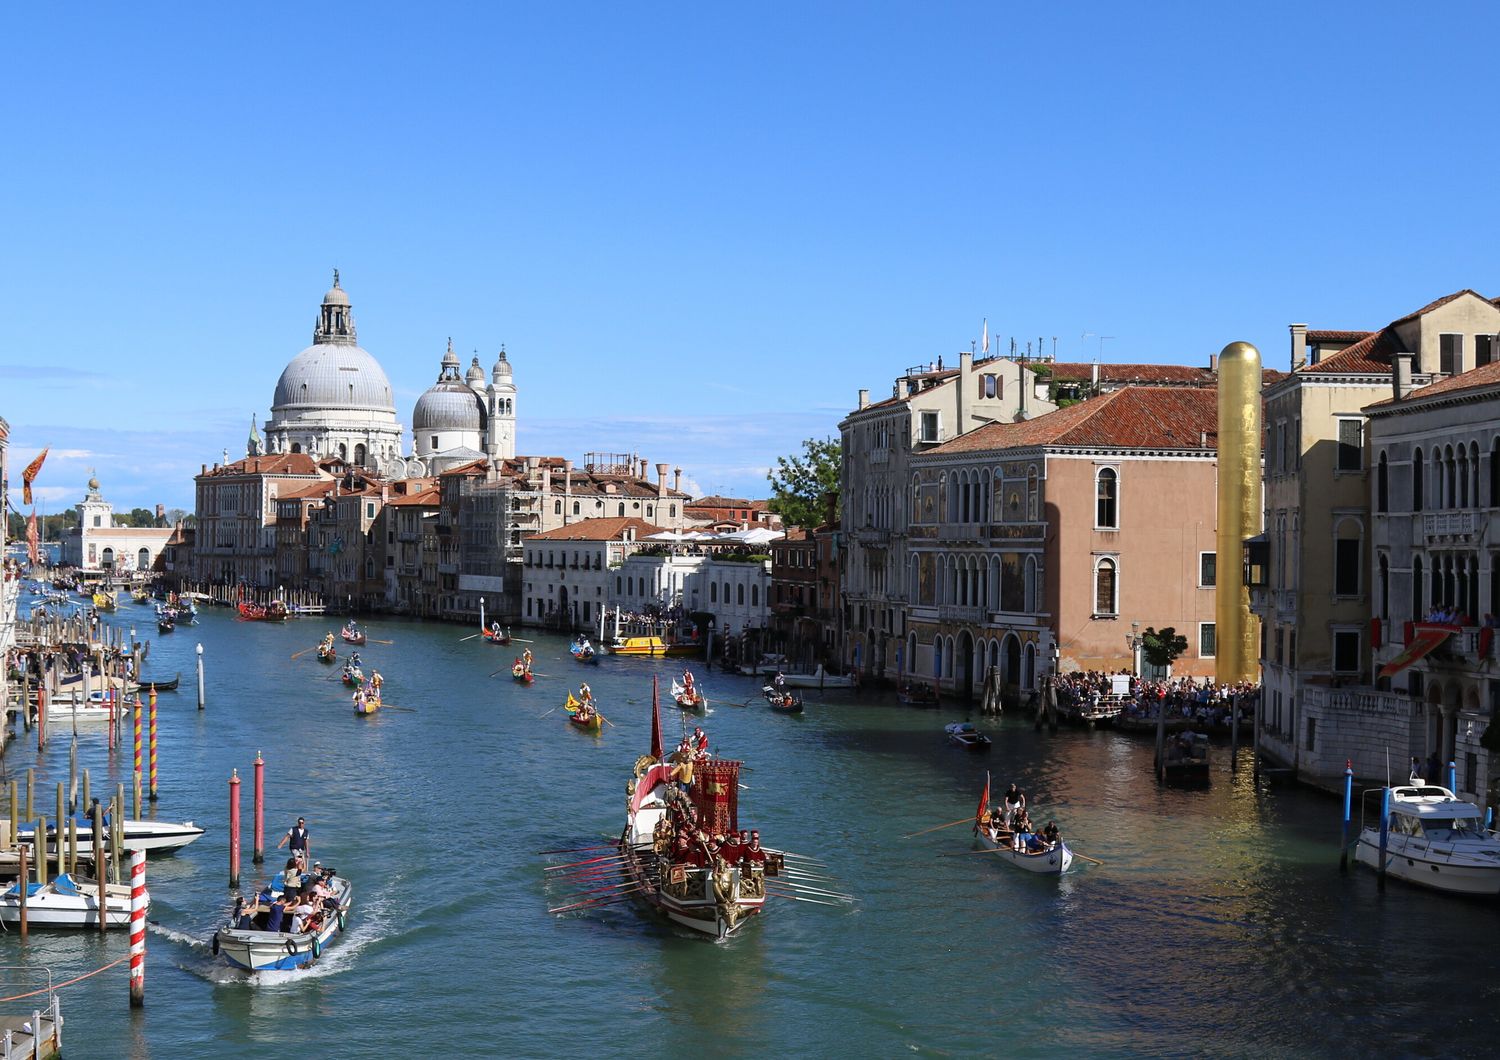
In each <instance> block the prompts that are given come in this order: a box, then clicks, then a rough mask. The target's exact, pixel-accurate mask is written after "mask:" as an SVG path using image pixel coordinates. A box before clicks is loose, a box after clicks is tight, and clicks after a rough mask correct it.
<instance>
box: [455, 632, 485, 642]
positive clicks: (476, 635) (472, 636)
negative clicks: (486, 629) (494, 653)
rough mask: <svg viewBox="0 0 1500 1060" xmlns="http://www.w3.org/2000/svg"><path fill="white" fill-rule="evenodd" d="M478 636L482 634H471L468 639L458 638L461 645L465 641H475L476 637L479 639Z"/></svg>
mask: <svg viewBox="0 0 1500 1060" xmlns="http://www.w3.org/2000/svg"><path fill="white" fill-rule="evenodd" d="M478 636H480V634H478V633H470V634H469V635H468V636H467V637H459V638H458V642H459V643H460V644H462V643H463V642H464V641H466V640H473V639H474V638H475V637H478Z"/></svg>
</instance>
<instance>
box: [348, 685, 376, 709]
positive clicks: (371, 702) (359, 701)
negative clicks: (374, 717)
mask: <svg viewBox="0 0 1500 1060" xmlns="http://www.w3.org/2000/svg"><path fill="white" fill-rule="evenodd" d="M379 709H380V692H379V691H378V690H376V689H373V688H361V689H360V690H359V691H358V692H356V693H354V713H356V714H364V715H369V714H374V713H375V712H376V711H377V710H379Z"/></svg>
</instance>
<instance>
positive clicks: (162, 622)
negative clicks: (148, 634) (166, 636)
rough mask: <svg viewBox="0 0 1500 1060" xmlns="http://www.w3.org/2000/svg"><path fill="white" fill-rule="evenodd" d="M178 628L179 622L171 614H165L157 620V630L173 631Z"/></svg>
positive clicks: (160, 631) (159, 631)
mask: <svg viewBox="0 0 1500 1060" xmlns="http://www.w3.org/2000/svg"><path fill="white" fill-rule="evenodd" d="M176 628H177V622H176V620H175V619H173V618H172V617H171V616H170V615H163V616H162V617H161V618H158V619H157V620H156V632H158V633H171V632H172V631H173V630H174V629H176Z"/></svg>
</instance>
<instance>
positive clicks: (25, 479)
mask: <svg viewBox="0 0 1500 1060" xmlns="http://www.w3.org/2000/svg"><path fill="white" fill-rule="evenodd" d="M48 448H51V446H48ZM46 459H47V450H46V449H43V450H42V451H41V452H40V453H38V454H37V458H36V459H35V460H33V461H32V462H31V463H29V464H27V465H26V470H25V471H23V472H21V503H22V504H30V503H31V484H32V483H33V482H35V481H36V477H37V476H38V475H39V474H41V473H42V461H43V460H46Z"/></svg>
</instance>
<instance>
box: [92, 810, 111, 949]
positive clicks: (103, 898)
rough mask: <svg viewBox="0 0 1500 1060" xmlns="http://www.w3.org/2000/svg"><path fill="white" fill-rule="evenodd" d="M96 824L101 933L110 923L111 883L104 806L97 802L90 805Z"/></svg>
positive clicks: (95, 848) (95, 869)
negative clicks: (106, 865)
mask: <svg viewBox="0 0 1500 1060" xmlns="http://www.w3.org/2000/svg"><path fill="white" fill-rule="evenodd" d="M89 812H90V813H92V814H93V825H94V875H95V876H97V877H99V934H101V935H102V934H104V931H105V928H106V927H107V926H108V925H109V891H107V890H106V889H105V888H107V887H108V886H109V883H108V882H107V881H106V880H105V878H104V808H103V807H102V806H100V805H99V804H98V803H97V802H96V803H94V805H93V806H91V807H89Z"/></svg>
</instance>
